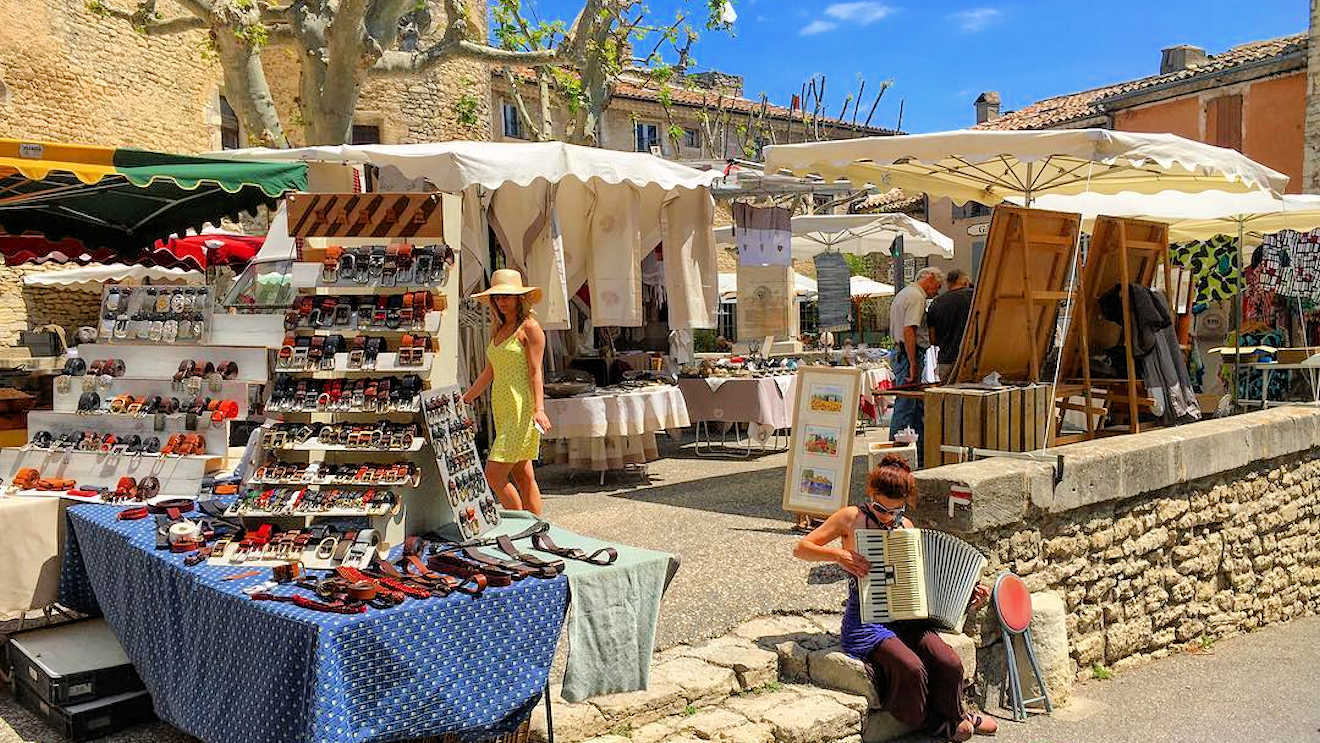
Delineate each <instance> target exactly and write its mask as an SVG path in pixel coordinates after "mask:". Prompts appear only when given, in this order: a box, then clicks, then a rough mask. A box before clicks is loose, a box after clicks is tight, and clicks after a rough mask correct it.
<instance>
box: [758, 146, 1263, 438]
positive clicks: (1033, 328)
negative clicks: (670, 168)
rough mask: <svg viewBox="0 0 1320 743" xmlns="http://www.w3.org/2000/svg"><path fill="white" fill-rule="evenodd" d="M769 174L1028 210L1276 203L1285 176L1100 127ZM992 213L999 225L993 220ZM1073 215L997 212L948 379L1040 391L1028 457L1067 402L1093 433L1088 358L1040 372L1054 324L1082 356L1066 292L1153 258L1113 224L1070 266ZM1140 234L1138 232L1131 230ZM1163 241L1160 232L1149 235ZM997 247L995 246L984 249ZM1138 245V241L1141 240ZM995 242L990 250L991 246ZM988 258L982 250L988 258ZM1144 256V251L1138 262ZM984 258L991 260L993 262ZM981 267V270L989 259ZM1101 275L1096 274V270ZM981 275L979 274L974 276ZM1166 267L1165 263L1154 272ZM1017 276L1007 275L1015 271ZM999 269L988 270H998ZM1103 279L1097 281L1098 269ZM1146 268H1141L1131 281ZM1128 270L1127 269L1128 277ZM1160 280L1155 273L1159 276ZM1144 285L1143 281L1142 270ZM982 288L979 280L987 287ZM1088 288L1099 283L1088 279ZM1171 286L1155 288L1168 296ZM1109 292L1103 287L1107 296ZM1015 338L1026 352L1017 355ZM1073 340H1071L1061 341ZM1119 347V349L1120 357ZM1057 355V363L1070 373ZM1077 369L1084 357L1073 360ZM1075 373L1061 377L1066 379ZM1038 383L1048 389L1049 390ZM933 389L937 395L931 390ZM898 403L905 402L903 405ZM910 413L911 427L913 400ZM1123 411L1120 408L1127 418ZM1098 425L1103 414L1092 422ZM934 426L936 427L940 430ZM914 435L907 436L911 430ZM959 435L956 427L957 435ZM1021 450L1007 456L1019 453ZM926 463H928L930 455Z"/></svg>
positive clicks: (854, 156) (836, 159) (829, 155)
mask: <svg viewBox="0 0 1320 743" xmlns="http://www.w3.org/2000/svg"><path fill="white" fill-rule="evenodd" d="M766 170H767V172H777V171H780V170H787V171H789V172H791V173H794V174H797V175H806V174H812V175H815V176H818V177H821V178H823V179H825V180H827V181H835V180H846V181H848V182H851V183H853V184H854V185H862V184H876V185H879V184H883V185H885V186H889V187H892V186H897V187H901V188H904V189H905V190H908V191H911V192H925V193H927V194H930V195H932V196H946V197H949V198H951V199H953V200H954V202H955V203H962V202H965V201H976V202H978V203H982V204H987V205H995V204H998V203H1000V202H1002V201H1004V200H1006V199H1009V198H1011V197H1018V198H1020V199H1021V202H1022V203H1023V204H1026V205H1028V206H1034V205H1035V203H1036V201H1037V200H1038V199H1040V198H1041V197H1043V196H1046V195H1048V194H1065V195H1070V194H1080V193H1100V194H1111V193H1122V192H1132V193H1136V194H1155V193H1159V192H1161V191H1167V190H1175V191H1182V192H1186V193H1200V192H1204V191H1210V190H1219V191H1225V192H1230V193H1238V194H1243V193H1252V192H1264V193H1267V194H1270V195H1275V196H1277V195H1278V194H1280V193H1281V192H1282V190H1283V187H1284V184H1285V183H1286V181H1287V177H1286V176H1284V175H1282V174H1280V173H1277V172H1275V171H1272V170H1270V169H1269V168H1266V167H1265V166H1262V165H1260V164H1259V163H1256V162H1254V161H1252V160H1250V159H1248V158H1246V157H1244V156H1243V155H1242V154H1241V153H1239V152H1236V151H1233V150H1229V149H1225V148H1219V147H1214V146H1211V145H1205V144H1202V143H1199V142H1194V141H1191V140H1187V139H1183V138H1181V137H1177V136H1174V135H1168V134H1142V133H1131V132H1116V131H1109V130H1098V129H1078V130H1058V131H1030V132H1016V131H1012V132H1009V131H1005V132H998V131H952V132H938V133H933V134H923V135H914V136H910V137H889V138H884V137H882V138H864V139H856V140H847V141H837V142H822V143H809V144H801V145H782V146H772V147H770V148H768V149H767V153H766ZM1001 211H1004V214H1002V215H1001V214H1000V212H1001ZM1079 223H1080V217H1078V216H1077V215H1068V214H1063V213H1058V212H1047V211H1041V210H1017V211H1013V210H1012V208H1010V209H1008V210H1000V209H996V214H995V220H994V221H993V222H992V225H991V235H990V236H989V237H990V238H991V239H990V240H988V241H987V252H986V253H985V255H984V256H983V258H982V262H983V266H982V276H981V277H980V278H981V280H980V281H978V283H977V289H976V294H975V297H974V304H973V307H972V314H971V317H970V319H969V327H975V329H976V332H969V333H966V334H964V336H963V345H962V349H961V353H960V354H959V358H958V362H957V364H955V367H954V373H953V377H954V379H955V381H957V382H962V383H972V382H979V381H980V380H981V378H982V377H983V376H984V375H985V374H987V373H989V372H990V371H996V372H999V373H1000V374H1001V375H1002V376H1001V378H1002V379H1003V380H1004V381H1005V382H1007V383H1009V384H1019V385H1034V384H1036V383H1041V382H1046V381H1049V382H1050V383H1051V386H1052V389H1053V391H1054V392H1056V393H1057V394H1058V400H1057V401H1056V402H1057V404H1058V408H1057V410H1056V411H1054V413H1055V414H1044V415H1038V416H1035V418H1034V420H1033V422H1032V425H1033V426H1035V427H1036V428H1038V429H1039V430H1038V431H1037V432H1036V434H1035V435H1030V436H1022V437H1015V438H1016V439H1017V440H1018V442H1019V444H1020V445H1021V446H1026V445H1027V444H1028V443H1030V445H1031V446H1030V447H1029V448H1035V447H1036V446H1039V445H1048V444H1049V443H1051V442H1052V441H1053V440H1054V433H1055V432H1056V430H1057V421H1056V418H1057V417H1060V416H1063V415H1065V414H1066V413H1068V412H1072V411H1070V408H1073V407H1075V405H1074V403H1073V402H1072V399H1073V397H1074V395H1076V394H1080V395H1083V396H1085V398H1086V399H1085V402H1084V404H1083V407H1082V410H1083V411H1084V414H1085V416H1086V417H1087V419H1088V421H1089V423H1088V426H1087V428H1086V431H1085V435H1087V436H1091V435H1096V434H1097V433H1098V431H1097V429H1096V427H1095V425H1094V423H1095V415H1096V408H1095V406H1093V404H1092V400H1091V386H1092V382H1094V381H1096V380H1095V379H1093V378H1092V377H1091V376H1090V374H1089V360H1086V359H1083V363H1081V364H1080V367H1079V368H1080V369H1081V371H1082V372H1083V373H1082V374H1079V375H1078V378H1077V379H1067V380H1064V381H1065V382H1066V384H1060V383H1059V382H1060V380H1059V379H1058V374H1059V371H1060V370H1062V369H1063V367H1064V366H1065V365H1066V364H1065V363H1059V364H1053V367H1054V368H1053V369H1048V368H1046V364H1045V361H1046V354H1047V353H1048V351H1049V349H1050V348H1051V347H1052V344H1053V339H1054V328H1055V324H1054V323H1055V319H1057V318H1059V317H1063V318H1064V326H1063V327H1064V330H1063V337H1062V338H1061V339H1060V340H1064V341H1065V342H1066V343H1074V344H1075V345H1073V346H1072V348H1083V349H1084V348H1086V345H1087V344H1086V335H1085V333H1086V330H1085V328H1086V325H1087V324H1088V323H1089V321H1090V317H1089V315H1088V314H1087V313H1088V312H1090V311H1091V309H1093V308H1095V307H1096V304H1094V303H1091V304H1089V305H1088V306H1087V307H1089V308H1091V309H1087V308H1085V307H1084V308H1079V310H1080V311H1079V313H1078V314H1080V315H1081V316H1082V318H1083V322H1080V323H1078V324H1077V325H1078V328H1077V329H1076V330H1074V329H1072V328H1071V326H1070V325H1069V324H1068V322H1069V321H1070V320H1071V318H1072V315H1073V311H1072V310H1073V300H1074V297H1077V298H1078V299H1079V300H1080V299H1081V298H1082V295H1083V291H1087V292H1089V291H1092V290H1093V289H1095V288H1096V287H1095V286H1087V287H1086V288H1085V289H1084V290H1083V291H1074V289H1076V288H1077V287H1076V285H1075V284H1074V283H1073V279H1074V277H1078V278H1079V279H1085V278H1086V277H1087V276H1088V273H1087V272H1088V271H1090V272H1091V273H1094V274H1096V275H1097V276H1099V275H1100V274H1104V276H1106V277H1107V276H1109V274H1108V268H1106V267H1107V266H1110V265H1111V264H1110V263H1109V261H1110V260H1111V257H1112V259H1113V260H1114V261H1117V263H1115V264H1113V265H1119V264H1121V268H1122V270H1121V271H1119V272H1118V273H1117V274H1114V276H1116V277H1118V279H1116V280H1118V281H1120V282H1127V281H1130V280H1132V279H1131V278H1130V277H1135V276H1136V275H1137V274H1136V273H1130V272H1129V267H1128V263H1127V261H1129V260H1130V258H1129V255H1130V251H1131V250H1132V249H1137V248H1140V247H1141V246H1143V245H1144V246H1146V247H1151V246H1153V245H1155V243H1152V242H1150V240H1152V239H1155V240H1157V241H1158V240H1159V239H1161V238H1160V237H1159V236H1157V235H1152V236H1149V237H1141V238H1137V237H1135V236H1134V237H1132V238H1131V240H1129V239H1128V238H1127V237H1125V233H1124V231H1123V230H1124V226H1122V225H1116V226H1115V227H1114V231H1113V232H1112V234H1114V235H1116V236H1117V238H1116V239H1114V240H1110V241H1109V242H1108V243H1106V245H1107V246H1108V247H1106V248H1105V249H1103V250H1101V251H1097V250H1095V249H1094V247H1093V248H1092V250H1091V251H1090V253H1089V255H1090V259H1093V260H1092V263H1093V264H1094V265H1092V266H1089V267H1088V264H1087V263H1086V262H1082V263H1080V264H1079V262H1078V257H1079V255H1080V251H1078V250H1077V249H1076V246H1077V240H1078V238H1079V235H1080V230H1079V229H1078V227H1079ZM1137 229H1139V228H1137ZM1161 234H1164V233H1161ZM996 235H997V237H996ZM1143 241H1144V242H1143ZM992 243H993V245H992ZM992 248H993V250H992ZM1148 252H1149V251H1148ZM992 254H993V256H992ZM991 258H993V260H992V259H991ZM1102 263H1103V264H1104V266H1101V264H1102ZM987 264H989V265H991V269H990V270H989V272H988V273H987V271H986V268H985V266H986V265H987ZM1166 265H1167V262H1166ZM1014 266H1016V268H1014ZM996 267H999V268H1002V269H1003V270H999V268H996ZM1102 268H1103V269H1104V270H1101V269H1102ZM1145 268H1148V267H1143V270H1145ZM1134 270H1135V268H1134ZM1168 273H1169V272H1168V271H1167V270H1166V271H1165V275H1166V278H1167V276H1168ZM1150 274H1151V276H1152V277H1153V271H1151V272H1150ZM987 277H988V279H989V280H987ZM1099 280H1108V278H1105V279H1099ZM1168 284H1169V282H1168V281H1166V286H1167V285H1168ZM1105 288H1107V287H1105ZM1120 322H1121V324H1122V326H1123V327H1124V328H1125V329H1126V330H1125V331H1124V332H1126V333H1128V334H1129V335H1127V336H1125V340H1124V341H1123V343H1122V346H1125V347H1126V348H1127V349H1129V351H1130V349H1131V348H1132V341H1131V335H1130V333H1131V332H1132V331H1131V324H1132V320H1131V315H1129V306H1128V302H1127V301H1126V295H1125V296H1124V302H1123V306H1122V314H1121V320H1120ZM1024 328H1025V329H1026V331H1027V332H1026V340H1027V343H1026V344H1023V343H1022V331H1023V329H1024ZM1074 332H1080V333H1081V341H1080V343H1077V342H1075V341H1073V340H1072V336H1071V335H1070V334H1071V333H1074ZM1122 346H1121V347H1122ZM1070 353H1071V352H1070V351H1069V349H1067V348H1065V353H1064V354H1063V355H1062V356H1061V357H1060V358H1062V359H1064V360H1065V362H1067V363H1071V358H1072V356H1071V355H1070ZM1081 356H1083V357H1085V356H1086V354H1085V353H1082V354H1081ZM1127 361H1128V364H1127V368H1128V369H1129V371H1128V373H1127V377H1126V378H1125V379H1124V380H1121V381H1122V382H1123V386H1124V387H1125V391H1124V393H1123V399H1124V400H1126V401H1128V402H1129V403H1131V404H1132V405H1135V403H1136V401H1137V400H1138V399H1141V400H1146V399H1149V398H1148V397H1147V396H1146V395H1145V392H1144V388H1143V387H1142V385H1141V383H1139V382H1138V381H1137V380H1136V379H1135V378H1134V377H1133V374H1135V371H1133V365H1132V363H1131V362H1132V355H1131V354H1130V353H1129V354H1128V357H1127ZM1075 371H1076V370H1070V372H1071V373H1075ZM1047 377H1049V378H1048V379H1047ZM936 391H938V390H936ZM901 394H903V395H910V396H914V397H916V398H917V399H918V400H919V399H920V398H921V397H922V396H923V395H925V394H932V392H931V391H924V392H923V391H921V390H913V391H905V392H903V393H901ZM905 404H906V403H905ZM912 404H913V405H916V406H918V407H917V413H916V415H917V417H918V419H920V418H921V417H922V415H923V414H922V413H921V412H920V407H919V402H914V403H912ZM1130 410H1131V408H1129V411H1130ZM924 417H925V418H926V419H929V422H931V423H932V426H933V430H931V431H930V432H928V435H927V436H926V438H927V441H926V443H925V445H924V450H925V452H926V456H925V460H926V461H928V462H929V461H932V460H933V459H936V458H938V454H939V452H940V451H941V434H940V430H939V429H941V428H942V427H943V421H936V420H935V418H934V417H932V408H931V407H927V408H926V412H925V414H924ZM1102 417H1103V416H1102ZM1128 418H1129V419H1130V420H1129V426H1130V427H1129V428H1128V429H1127V430H1137V428H1136V426H1137V417H1136V413H1135V412H1129V415H1128ZM948 419H949V418H948V416H947V415H946V416H944V420H948ZM920 425H921V424H920V423H916V424H915V425H914V427H920ZM960 427H961V426H960ZM960 445H963V446H962V448H963V449H968V450H970V449H969V447H970V448H976V447H978V446H981V444H980V443H979V441H970V442H960ZM1021 446H1019V447H1013V448H1012V449H1013V450H1020V448H1021ZM1006 448H1008V447H1006ZM932 452H933V453H934V454H935V456H932Z"/></svg>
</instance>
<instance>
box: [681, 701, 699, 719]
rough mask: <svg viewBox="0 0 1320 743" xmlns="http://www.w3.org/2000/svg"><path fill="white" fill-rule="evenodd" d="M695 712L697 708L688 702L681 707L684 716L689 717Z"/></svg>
mask: <svg viewBox="0 0 1320 743" xmlns="http://www.w3.org/2000/svg"><path fill="white" fill-rule="evenodd" d="M695 714H697V708H696V707H695V706H693V705H691V704H689V705H688V706H686V707H684V708H683V716H684V717H691V716H693V715H695Z"/></svg>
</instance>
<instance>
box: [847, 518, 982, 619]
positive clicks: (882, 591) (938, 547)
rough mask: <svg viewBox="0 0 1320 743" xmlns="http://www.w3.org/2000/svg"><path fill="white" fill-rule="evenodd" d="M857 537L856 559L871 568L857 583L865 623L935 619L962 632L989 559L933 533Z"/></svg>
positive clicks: (862, 533) (865, 532) (870, 532)
mask: <svg viewBox="0 0 1320 743" xmlns="http://www.w3.org/2000/svg"><path fill="white" fill-rule="evenodd" d="M856 536H857V551H858V553H860V554H861V555H862V556H863V557H865V558H866V559H867V560H868V561H870V563H871V572H870V573H868V574H867V576H866V577H865V578H862V579H859V580H858V584H859V586H858V588H859V594H860V599H861V601H860V605H861V614H862V617H861V618H862V621H863V622H865V623H868V624H873V623H877V622H894V621H902V620H905V619H931V620H934V621H935V622H936V623H937V624H939V625H940V626H941V627H944V628H945V629H951V630H953V631H955V632H961V631H962V625H963V620H964V619H965V618H966V616H967V602H968V601H970V600H971V597H972V590H973V589H974V588H976V584H977V581H979V580H980V579H981V571H982V570H983V569H984V568H985V563H986V559H985V555H982V554H981V553H980V552H979V551H978V550H977V549H976V548H975V547H973V546H972V545H970V544H968V543H966V542H964V541H962V540H961V539H958V538H957V537H955V536H952V535H950V534H945V533H944V532H939V531H931V530H929V529H858V530H857V531H856Z"/></svg>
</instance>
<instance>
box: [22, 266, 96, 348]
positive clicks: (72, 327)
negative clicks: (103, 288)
mask: <svg viewBox="0 0 1320 743" xmlns="http://www.w3.org/2000/svg"><path fill="white" fill-rule="evenodd" d="M92 265H95V264H92ZM64 268H68V266H62V265H58V264H54V263H42V264H27V265H22V266H6V265H3V264H2V263H0V347H13V346H17V345H19V333H20V332H22V331H24V330H31V329H33V328H34V327H38V326H41V325H58V326H60V327H61V328H64V334H65V335H64V337H65V340H66V341H68V342H72V341H73V337H74V334H75V333H76V332H77V331H78V328H79V327H82V326H84V325H90V326H92V327H96V321H97V320H96V318H97V313H98V311H99V310H98V308H99V307H100V301H101V297H100V296H99V295H97V294H94V293H92V292H85V291H78V290H70V289H57V288H54V287H44V286H23V276H24V275H25V274H29V273H41V272H45V271H57V270H60V269H64Z"/></svg>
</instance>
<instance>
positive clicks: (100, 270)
mask: <svg viewBox="0 0 1320 743" xmlns="http://www.w3.org/2000/svg"><path fill="white" fill-rule="evenodd" d="M123 281H132V282H133V283H136V284H142V283H152V284H205V283H206V274H205V273H202V272H201V271H189V270H187V269H183V268H160V267H158V266H150V267H148V266H130V265H127V264H124V263H107V264H105V265H101V266H80V267H78V268H66V269H64V270H62V271H46V272H44V273H28V274H25V275H24V276H23V286H44V287H49V288H52V289H75V290H78V291H88V292H96V293H98V294H99V293H100V291H101V287H102V285H104V284H105V283H106V282H114V283H119V282H123Z"/></svg>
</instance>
